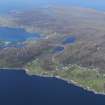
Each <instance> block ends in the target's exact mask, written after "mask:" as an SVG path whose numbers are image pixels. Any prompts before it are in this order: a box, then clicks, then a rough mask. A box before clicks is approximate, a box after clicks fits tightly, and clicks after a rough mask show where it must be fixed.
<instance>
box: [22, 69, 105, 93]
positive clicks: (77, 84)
mask: <svg viewBox="0 0 105 105" xmlns="http://www.w3.org/2000/svg"><path fill="white" fill-rule="evenodd" d="M23 70H25V72H26V74H28V75H31V76H35V75H36V76H40V77H44V78H47V77H48V78H57V79H60V80H63V81H65V82H67V83H68V84H73V85H74V86H77V87H80V88H82V89H83V90H86V91H88V92H92V93H94V94H96V95H105V93H104V92H97V91H95V90H94V89H90V87H86V88H85V87H84V86H82V85H80V84H79V83H77V82H75V81H74V80H68V79H64V78H62V77H60V76H59V75H58V76H48V75H40V74H31V72H30V71H29V70H28V69H27V68H24V69H23Z"/></svg>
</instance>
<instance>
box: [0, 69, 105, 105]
mask: <svg viewBox="0 0 105 105" xmlns="http://www.w3.org/2000/svg"><path fill="white" fill-rule="evenodd" d="M0 105H105V96H103V95H95V94H93V93H92V92H87V91H85V90H83V89H81V88H79V87H76V86H74V85H71V84H67V83H66V82H64V81H62V80H59V79H56V78H42V77H38V76H28V75H26V74H25V72H24V71H12V70H11V71H0Z"/></svg>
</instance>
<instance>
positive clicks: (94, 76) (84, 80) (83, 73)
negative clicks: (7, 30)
mask: <svg viewBox="0 0 105 105" xmlns="http://www.w3.org/2000/svg"><path fill="white" fill-rule="evenodd" d="M26 68H27V69H28V70H29V71H30V72H29V74H30V75H41V76H60V77H61V78H62V79H66V80H73V81H74V82H77V83H78V84H79V85H81V86H82V87H84V88H88V87H89V88H90V89H93V90H95V91H96V92H105V75H104V74H100V73H99V72H98V71H97V70H95V69H86V68H82V67H79V66H77V65H73V66H68V67H65V68H63V69H64V70H53V71H48V70H44V69H43V68H41V67H40V65H39V63H38V62H37V61H33V62H32V63H29V64H28V65H27V66H26Z"/></svg>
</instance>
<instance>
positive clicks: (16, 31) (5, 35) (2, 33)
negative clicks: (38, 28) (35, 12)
mask: <svg viewBox="0 0 105 105" xmlns="http://www.w3.org/2000/svg"><path fill="white" fill-rule="evenodd" d="M39 38H40V35H39V34H38V33H29V32H26V31H25V30H24V29H21V28H8V27H0V40H3V41H11V42H16V41H18V42H19V41H25V40H30V39H35V40H37V39H39Z"/></svg>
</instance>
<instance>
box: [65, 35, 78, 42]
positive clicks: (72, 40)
mask: <svg viewBox="0 0 105 105" xmlns="http://www.w3.org/2000/svg"><path fill="white" fill-rule="evenodd" d="M75 42H76V38H75V37H74V36H69V37H67V38H66V39H64V41H63V44H72V43H75Z"/></svg>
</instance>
